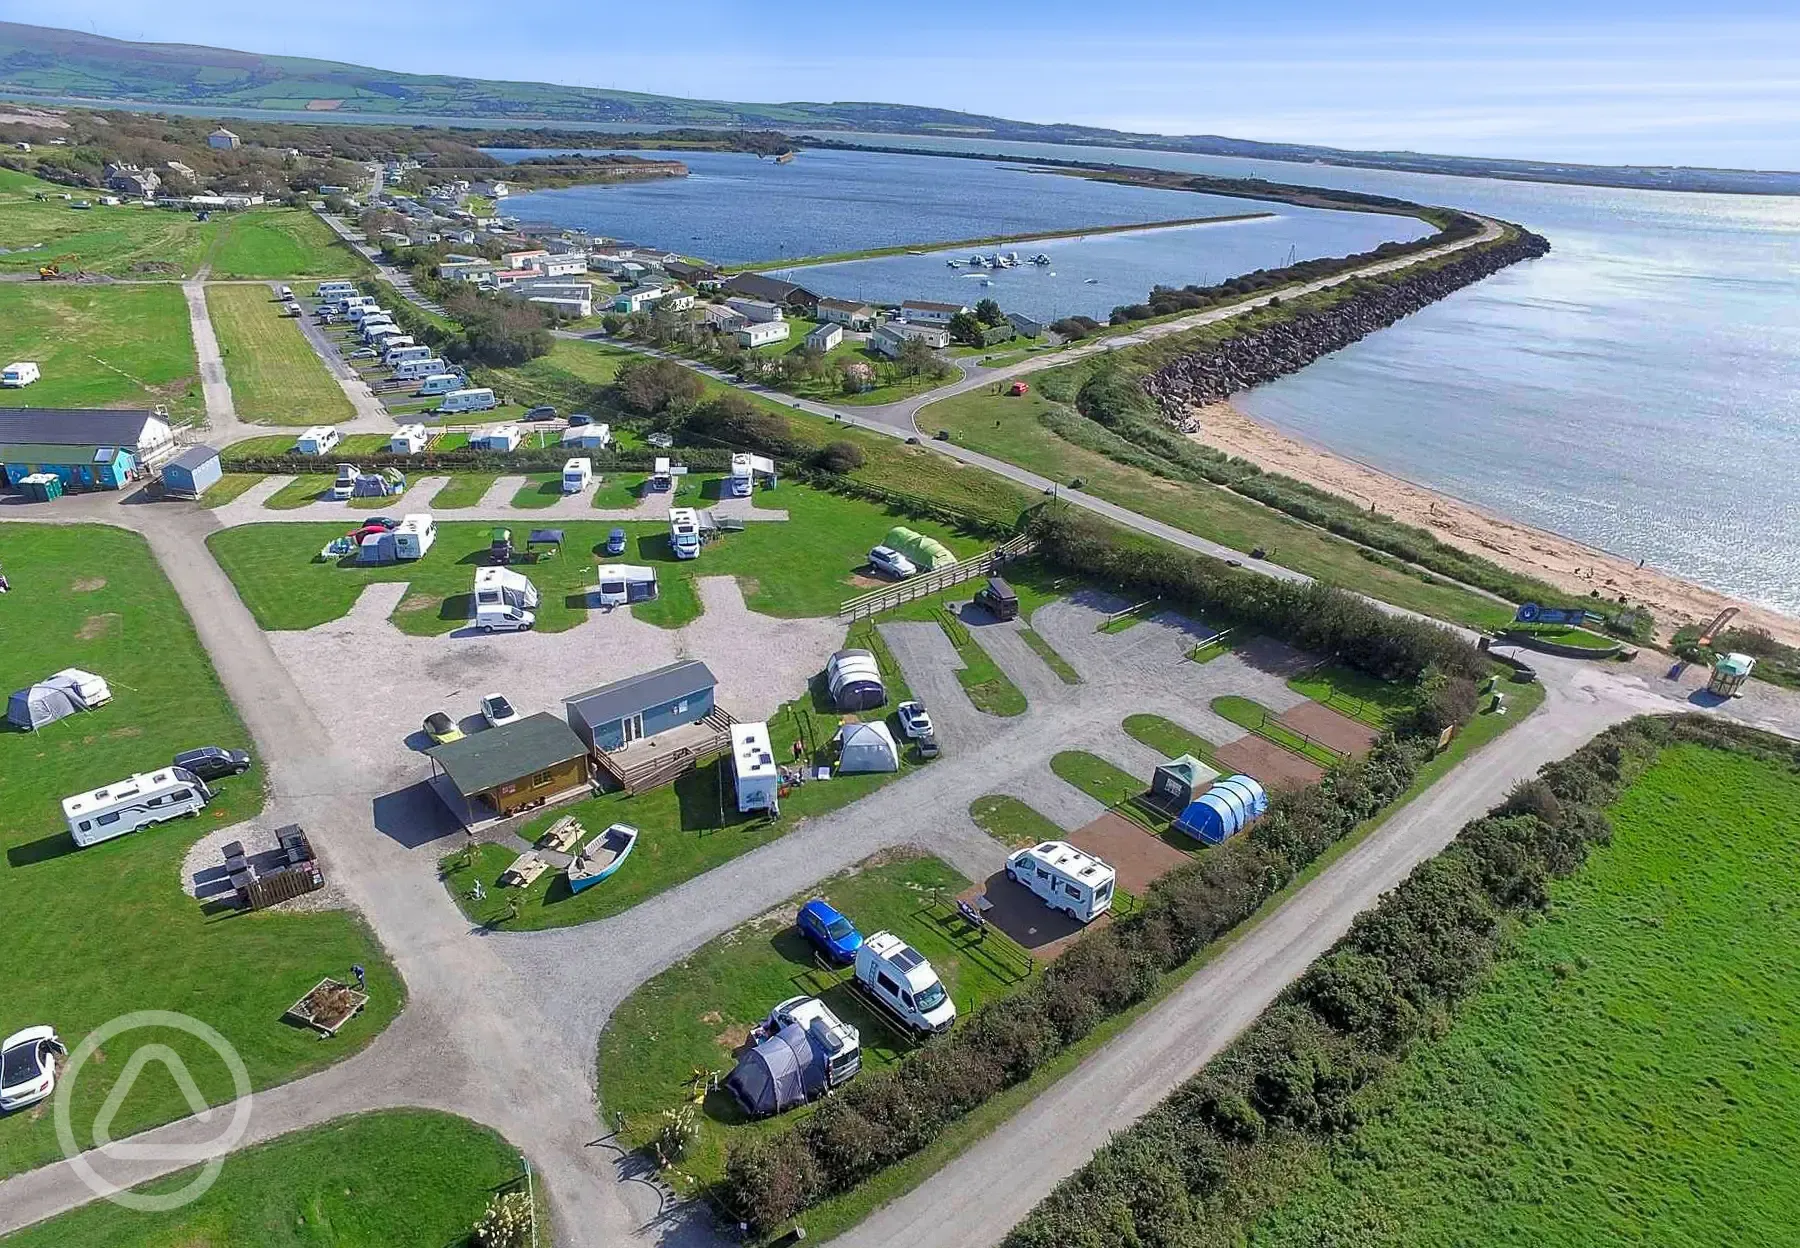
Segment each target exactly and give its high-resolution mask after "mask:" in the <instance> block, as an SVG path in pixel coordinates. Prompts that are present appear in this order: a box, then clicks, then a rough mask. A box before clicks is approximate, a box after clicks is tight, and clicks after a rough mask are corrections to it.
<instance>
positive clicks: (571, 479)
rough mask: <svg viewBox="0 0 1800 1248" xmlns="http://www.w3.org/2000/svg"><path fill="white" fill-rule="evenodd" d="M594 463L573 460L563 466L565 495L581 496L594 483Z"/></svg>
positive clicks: (588, 460) (591, 461)
mask: <svg viewBox="0 0 1800 1248" xmlns="http://www.w3.org/2000/svg"><path fill="white" fill-rule="evenodd" d="M593 480H594V461H593V460H591V459H585V458H584V459H571V460H570V461H569V462H568V463H566V464H564V465H563V493H564V494H579V493H581V492H582V491H583V490H585V489H587V487H588V486H589V485H590V484H592V483H593Z"/></svg>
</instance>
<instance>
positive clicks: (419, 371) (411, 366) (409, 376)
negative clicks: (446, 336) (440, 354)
mask: <svg viewBox="0 0 1800 1248" xmlns="http://www.w3.org/2000/svg"><path fill="white" fill-rule="evenodd" d="M416 349H417V350H420V351H424V352H426V355H425V358H423V359H418V360H403V361H402V362H400V363H399V364H396V365H394V380H395V381H423V380H424V379H425V378H427V377H436V376H437V375H438V374H439V373H442V372H443V371H444V362H443V361H442V360H440V359H437V358H435V357H434V356H432V355H431V354H430V352H431V348H430V347H419V348H416ZM488 393H489V394H490V395H491V394H492V393H493V391H491V390H490V391H489V392H488Z"/></svg>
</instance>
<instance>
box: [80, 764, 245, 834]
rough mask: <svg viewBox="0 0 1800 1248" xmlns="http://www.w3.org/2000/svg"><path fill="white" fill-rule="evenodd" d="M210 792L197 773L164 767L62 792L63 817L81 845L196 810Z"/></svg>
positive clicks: (194, 813)
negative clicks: (71, 794) (69, 793)
mask: <svg viewBox="0 0 1800 1248" xmlns="http://www.w3.org/2000/svg"><path fill="white" fill-rule="evenodd" d="M211 797H212V790H211V789H209V788H207V787H206V782H205V781H203V780H201V779H200V777H198V776H196V775H194V774H193V773H192V772H190V771H187V770H184V769H183V768H180V767H165V768H163V769H162V770H161V771H152V772H148V773H146V774H144V775H137V776H128V777H127V778H125V779H124V780H119V781H117V782H115V783H113V784H109V785H107V786H106V787H105V788H103V789H95V790H93V791H92V792H89V793H77V794H76V795H75V796H74V797H65V798H64V799H63V804H62V806H63V818H64V819H65V820H67V821H68V824H69V835H70V836H72V837H74V838H75V843H76V844H77V845H80V846H83V847H85V846H88V845H96V844H98V843H99V842H101V841H110V840H112V839H113V837H115V836H124V835H125V834H126V833H127V832H136V831H137V830H138V829H139V828H147V827H150V826H151V825H152V824H158V823H162V822H163V821H165V820H168V819H173V818H175V817H176V816H178V815H188V816H193V815H197V814H199V813H200V812H201V811H202V810H205V809H206V803H207V800H208V799H209V798H211Z"/></svg>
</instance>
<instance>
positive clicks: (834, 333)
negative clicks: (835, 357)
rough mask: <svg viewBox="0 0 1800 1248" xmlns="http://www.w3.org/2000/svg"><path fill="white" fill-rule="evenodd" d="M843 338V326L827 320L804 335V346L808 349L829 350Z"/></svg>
mask: <svg viewBox="0 0 1800 1248" xmlns="http://www.w3.org/2000/svg"><path fill="white" fill-rule="evenodd" d="M843 340H844V327H843V326H842V325H838V324H834V323H832V322H830V321H827V322H825V323H824V324H823V325H819V326H816V327H815V328H814V329H813V331H812V332H811V333H810V334H808V335H807V336H806V346H807V349H808V350H809V351H829V350H831V349H832V348H833V347H835V346H837V345H838V343H840V342H842V341H843Z"/></svg>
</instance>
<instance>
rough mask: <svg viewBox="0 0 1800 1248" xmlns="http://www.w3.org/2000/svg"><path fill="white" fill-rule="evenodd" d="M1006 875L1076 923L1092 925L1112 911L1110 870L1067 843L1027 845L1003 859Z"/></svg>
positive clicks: (1097, 860)
mask: <svg viewBox="0 0 1800 1248" xmlns="http://www.w3.org/2000/svg"><path fill="white" fill-rule="evenodd" d="M1006 875H1007V878H1008V879H1010V880H1012V881H1013V882H1014V883H1015V884H1022V885H1024V886H1025V887H1026V888H1029V889H1030V890H1031V891H1032V892H1034V893H1036V894H1037V895H1038V897H1039V898H1040V899H1042V901H1043V903H1044V904H1045V905H1046V906H1049V907H1050V908H1051V909H1052V910H1061V911H1062V912H1063V913H1064V914H1066V915H1068V916H1069V917H1070V918H1071V919H1074V920H1075V921H1076V922H1078V923H1092V922H1093V921H1094V920H1095V919H1097V918H1099V917H1100V916H1101V915H1103V914H1105V913H1106V912H1107V911H1108V910H1110V909H1112V902H1113V883H1114V880H1115V873H1114V871H1113V869H1112V868H1111V867H1109V866H1108V865H1107V864H1106V863H1104V862H1102V861H1101V860H1100V859H1098V858H1096V857H1094V856H1093V855H1092V854H1087V853H1083V852H1082V851H1081V850H1079V849H1077V848H1075V846H1073V845H1071V844H1069V843H1068V842H1067V841H1044V842H1042V843H1041V844H1037V845H1027V846H1026V847H1025V848H1024V849H1021V850H1019V851H1018V852H1017V853H1015V854H1013V855H1012V856H1011V857H1009V858H1008V859H1007V860H1006Z"/></svg>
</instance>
